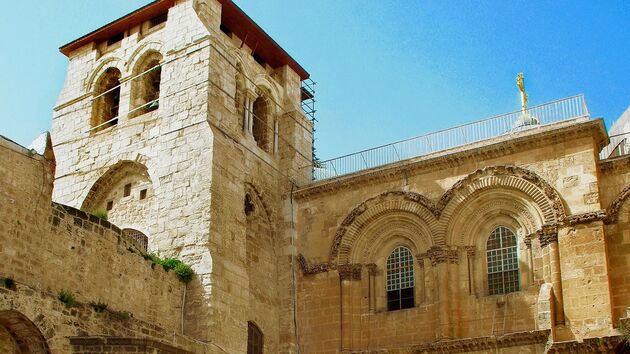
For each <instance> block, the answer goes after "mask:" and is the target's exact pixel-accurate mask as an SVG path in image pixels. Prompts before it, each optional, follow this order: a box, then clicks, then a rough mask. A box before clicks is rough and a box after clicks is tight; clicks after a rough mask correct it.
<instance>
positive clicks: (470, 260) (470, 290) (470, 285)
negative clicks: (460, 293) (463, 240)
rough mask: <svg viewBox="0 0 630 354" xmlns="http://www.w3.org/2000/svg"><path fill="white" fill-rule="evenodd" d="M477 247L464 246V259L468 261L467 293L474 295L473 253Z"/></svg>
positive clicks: (474, 253) (475, 252)
mask: <svg viewBox="0 0 630 354" xmlns="http://www.w3.org/2000/svg"><path fill="white" fill-rule="evenodd" d="M476 254H477V249H476V248H475V246H467V247H466V261H467V262H468V295H474V294H475V292H476V291H477V290H476V289H475V255H476Z"/></svg>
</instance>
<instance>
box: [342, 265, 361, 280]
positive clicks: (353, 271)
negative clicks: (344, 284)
mask: <svg viewBox="0 0 630 354" xmlns="http://www.w3.org/2000/svg"><path fill="white" fill-rule="evenodd" d="M362 267H363V266H362V265H361V264H357V263H355V264H340V265H339V267H338V268H337V271H338V272H339V278H340V279H341V280H361V268H362Z"/></svg>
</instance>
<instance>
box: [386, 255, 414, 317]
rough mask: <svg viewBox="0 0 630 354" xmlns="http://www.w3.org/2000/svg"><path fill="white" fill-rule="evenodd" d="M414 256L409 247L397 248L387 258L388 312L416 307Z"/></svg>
mask: <svg viewBox="0 0 630 354" xmlns="http://www.w3.org/2000/svg"><path fill="white" fill-rule="evenodd" d="M414 285H415V280H414V274H413V255H412V254H411V251H410V250H409V249H408V248H407V247H403V246H400V247H397V248H396V249H395V250H394V251H393V252H392V253H391V254H390V255H389V257H387V310H388V311H394V310H400V309H407V308H410V307H414V305H415V299H414Z"/></svg>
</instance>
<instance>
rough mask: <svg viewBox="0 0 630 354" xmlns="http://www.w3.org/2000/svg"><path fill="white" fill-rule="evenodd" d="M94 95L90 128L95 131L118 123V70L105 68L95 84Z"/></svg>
mask: <svg viewBox="0 0 630 354" xmlns="http://www.w3.org/2000/svg"><path fill="white" fill-rule="evenodd" d="M94 96H97V98H96V99H95V100H94V101H93V103H92V128H95V129H94V130H93V131H95V132H97V131H99V130H103V129H107V128H109V127H111V126H113V125H116V124H118V119H117V117H118V108H119V106H120V70H118V69H116V68H109V69H107V70H106V71H105V73H103V75H102V76H101V78H100V79H99V80H98V83H97V84H96V87H95V92H94ZM114 118H116V119H114Z"/></svg>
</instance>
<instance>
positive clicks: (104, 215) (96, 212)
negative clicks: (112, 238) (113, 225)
mask: <svg viewBox="0 0 630 354" xmlns="http://www.w3.org/2000/svg"><path fill="white" fill-rule="evenodd" d="M92 215H93V216H96V217H97V218H99V219H103V220H107V211H106V210H104V209H95V210H94V211H92Z"/></svg>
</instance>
